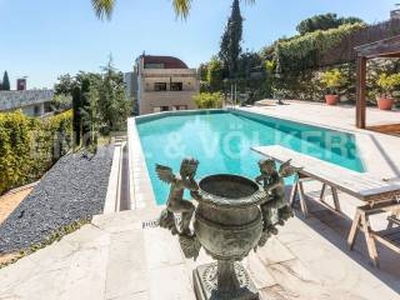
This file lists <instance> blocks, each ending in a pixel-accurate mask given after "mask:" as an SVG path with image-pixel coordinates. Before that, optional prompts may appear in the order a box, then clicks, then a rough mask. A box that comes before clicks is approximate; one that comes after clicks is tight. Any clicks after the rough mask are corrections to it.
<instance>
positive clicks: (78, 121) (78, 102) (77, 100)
mask: <svg viewBox="0 0 400 300" xmlns="http://www.w3.org/2000/svg"><path fill="white" fill-rule="evenodd" d="M81 107H82V99H81V89H80V87H79V86H75V87H74V88H73V90H72V111H73V120H72V127H73V132H74V148H76V147H78V146H79V145H80V144H81V136H82V130H81V126H82V117H81V111H80V110H81Z"/></svg>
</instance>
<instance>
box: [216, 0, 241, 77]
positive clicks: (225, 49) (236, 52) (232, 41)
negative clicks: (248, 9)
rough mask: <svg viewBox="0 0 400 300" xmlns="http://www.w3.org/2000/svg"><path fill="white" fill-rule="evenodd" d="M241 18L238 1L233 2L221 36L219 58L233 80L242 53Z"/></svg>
mask: <svg viewBox="0 0 400 300" xmlns="http://www.w3.org/2000/svg"><path fill="white" fill-rule="evenodd" d="M242 34H243V18H242V15H241V14H240V3H239V0H233V4H232V12H231V16H230V17H229V19H228V23H227V25H226V27H225V32H224V34H223V35H222V39H221V47H220V52H219V57H220V58H221V60H222V61H223V62H224V64H225V67H226V68H227V69H228V72H229V77H230V78H233V77H234V76H235V75H236V72H237V69H238V59H239V56H240V54H241V53H242V47H241V45H240V43H241V42H242Z"/></svg>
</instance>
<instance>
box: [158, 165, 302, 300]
mask: <svg viewBox="0 0 400 300" xmlns="http://www.w3.org/2000/svg"><path fill="white" fill-rule="evenodd" d="M197 166H198V161H197V160H195V159H192V158H187V159H184V160H183V162H182V164H181V168H180V173H179V174H177V175H174V174H173V172H172V169H171V168H169V167H166V166H162V165H157V166H156V172H157V174H158V177H159V178H160V179H161V180H163V181H164V182H167V183H169V184H170V185H171V188H170V194H169V197H168V200H167V207H166V209H165V210H163V212H162V213H161V216H160V219H159V224H160V226H161V227H163V228H166V229H169V230H170V231H171V233H172V234H174V235H175V234H176V235H179V242H180V245H181V248H182V250H183V252H184V254H185V256H186V258H193V259H196V258H197V257H198V255H199V252H200V249H201V248H203V249H204V250H205V252H206V253H207V254H209V255H210V256H211V257H212V258H213V259H214V260H216V262H215V263H211V264H207V265H202V266H199V267H197V268H196V269H195V270H194V271H193V283H194V289H195V293H196V297H197V299H198V300H211V299H212V300H253V299H254V300H255V299H260V298H259V295H258V291H257V289H256V288H255V286H254V284H253V283H252V281H251V279H250V277H249V275H248V273H247V272H246V270H245V269H244V267H243V266H242V265H241V263H240V261H241V260H242V259H243V258H245V257H246V256H247V255H248V254H249V253H250V251H251V250H253V249H254V250H256V249H257V247H261V246H264V245H265V243H266V242H267V240H268V238H269V237H270V236H271V235H272V234H277V229H276V225H283V224H284V221H286V220H287V219H288V218H289V217H291V216H293V214H292V212H291V209H290V208H289V206H288V205H287V204H286V201H285V199H284V181H283V178H284V177H287V176H289V175H293V174H294V173H295V172H296V170H295V169H293V168H292V167H291V166H290V163H289V162H287V163H285V164H283V165H282V166H281V168H280V170H279V171H277V169H276V167H275V162H273V161H271V160H263V161H260V162H259V167H260V172H261V175H260V176H258V177H257V178H256V181H253V180H251V179H248V178H246V177H243V176H238V175H230V174H216V175H210V176H207V177H205V178H203V179H201V180H200V182H199V183H197V182H196V181H195V180H194V176H195V173H196V170H197ZM257 182H263V183H264V185H263V186H262V185H260V184H258V183H257ZM185 189H188V190H190V192H191V195H192V197H193V198H194V199H195V200H196V201H197V202H198V205H197V207H195V206H194V204H193V203H192V202H190V201H187V200H184V199H183V195H184V190H185ZM176 215H181V220H180V222H177V219H176Z"/></svg>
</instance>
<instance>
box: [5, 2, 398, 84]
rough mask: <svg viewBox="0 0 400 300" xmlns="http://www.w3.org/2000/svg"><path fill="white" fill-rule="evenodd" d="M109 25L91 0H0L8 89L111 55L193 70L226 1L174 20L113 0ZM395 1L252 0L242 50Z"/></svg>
mask: <svg viewBox="0 0 400 300" xmlns="http://www.w3.org/2000/svg"><path fill="white" fill-rule="evenodd" d="M117 1H118V5H117V7H116V10H115V13H114V16H113V19H112V21H111V22H101V21H99V20H97V19H96V18H95V16H94V14H93V12H92V9H91V4H90V0H63V1H61V0H36V1H30V0H29V1H28V0H0V24H1V29H2V30H1V34H0V37H1V41H0V76H2V73H3V70H5V69H7V70H8V72H9V74H10V79H11V84H12V88H14V87H15V80H16V78H17V77H20V76H24V75H26V76H28V77H29V78H28V87H29V88H33V87H37V88H43V87H52V86H53V84H54V82H55V81H56V80H57V76H58V75H60V74H64V73H70V74H75V73H76V72H77V71H79V70H84V71H98V70H99V67H100V66H101V65H104V64H105V63H106V62H107V58H108V55H109V54H110V53H112V55H113V57H114V62H115V65H116V67H117V68H119V69H120V70H122V71H130V70H131V68H132V64H133V62H134V59H135V57H136V56H138V55H140V54H141V53H142V52H143V51H146V53H147V54H162V55H174V56H178V57H179V58H181V59H183V60H184V61H185V62H186V63H187V64H188V65H189V66H190V67H197V66H198V65H199V64H200V63H201V62H205V61H207V60H208V59H209V58H210V57H211V56H212V55H213V54H215V53H217V52H218V49H219V41H220V37H221V34H222V32H223V29H224V26H225V23H226V19H227V17H228V15H229V13H230V5H231V0H194V3H193V9H192V11H191V14H190V16H189V18H188V20H187V21H181V20H177V19H176V18H175V15H174V12H173V10H172V6H171V1H169V0H117ZM396 2H399V1H398V0H397V1H396V0H301V1H299V0H286V1H274V0H256V4H255V5H252V6H245V5H242V14H243V16H244V17H245V19H246V20H245V23H244V43H243V48H244V49H249V50H255V51H258V50H259V49H260V48H261V47H263V46H265V45H267V44H269V43H271V42H272V41H274V40H275V39H277V38H278V37H281V36H283V35H286V36H290V35H292V34H294V33H295V27H296V24H298V23H299V21H301V20H303V19H305V18H307V17H309V16H312V15H315V14H320V13H326V12H335V13H337V14H339V15H343V16H350V15H354V16H358V17H361V18H363V19H364V20H366V21H367V22H369V23H374V22H379V21H383V20H386V19H388V17H389V12H390V10H392V9H394V8H395V5H394V4H395V3H396Z"/></svg>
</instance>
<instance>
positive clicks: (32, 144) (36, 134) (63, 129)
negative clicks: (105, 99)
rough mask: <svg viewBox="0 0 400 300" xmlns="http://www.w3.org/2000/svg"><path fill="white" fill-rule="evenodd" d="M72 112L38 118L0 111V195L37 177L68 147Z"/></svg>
mask: <svg viewBox="0 0 400 300" xmlns="http://www.w3.org/2000/svg"><path fill="white" fill-rule="evenodd" d="M71 135H72V112H71V111H67V112H64V113H62V114H59V115H56V116H53V117H50V118H47V119H44V120H40V119H35V118H31V117H28V116H26V115H24V114H22V113H21V112H10V113H0V195H1V194H2V193H4V192H6V191H7V190H9V189H12V188H14V187H17V186H21V185H24V184H27V183H29V182H32V181H34V180H37V179H38V178H40V177H41V176H43V174H44V173H45V172H46V171H47V170H48V169H49V168H50V167H51V166H52V165H53V164H54V163H55V162H56V161H57V159H58V158H59V157H60V156H61V155H64V154H65V153H66V152H67V151H68V150H69V147H70V144H71Z"/></svg>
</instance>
